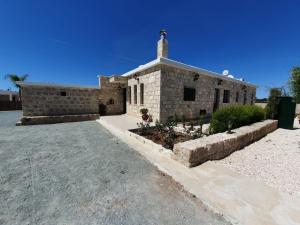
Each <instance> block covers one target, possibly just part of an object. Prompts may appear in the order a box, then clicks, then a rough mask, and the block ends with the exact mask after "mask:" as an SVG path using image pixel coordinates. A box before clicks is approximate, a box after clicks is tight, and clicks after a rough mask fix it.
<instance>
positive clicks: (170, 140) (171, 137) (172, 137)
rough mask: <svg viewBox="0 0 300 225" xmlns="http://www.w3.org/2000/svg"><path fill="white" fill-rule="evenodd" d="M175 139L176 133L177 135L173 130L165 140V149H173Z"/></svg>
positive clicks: (169, 131)
mask: <svg viewBox="0 0 300 225" xmlns="http://www.w3.org/2000/svg"><path fill="white" fill-rule="evenodd" d="M175 138H176V133H175V131H174V129H173V128H171V129H170V130H168V132H167V135H166V137H165V139H164V143H163V146H164V147H165V148H169V149H173V146H174V141H175Z"/></svg>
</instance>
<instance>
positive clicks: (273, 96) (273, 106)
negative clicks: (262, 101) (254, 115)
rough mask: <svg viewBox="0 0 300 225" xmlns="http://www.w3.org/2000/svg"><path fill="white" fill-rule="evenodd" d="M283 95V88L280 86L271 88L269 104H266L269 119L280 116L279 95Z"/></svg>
mask: <svg viewBox="0 0 300 225" xmlns="http://www.w3.org/2000/svg"><path fill="white" fill-rule="evenodd" d="M280 96H282V90H281V89H280V88H271V89H270V93H269V98H268V104H267V106H266V116H267V118H268V119H277V118H278V105H279V101H278V97H280Z"/></svg>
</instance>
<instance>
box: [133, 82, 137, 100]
mask: <svg viewBox="0 0 300 225" xmlns="http://www.w3.org/2000/svg"><path fill="white" fill-rule="evenodd" d="M133 104H135V105H136V104H137V85H136V84H135V85H133Z"/></svg>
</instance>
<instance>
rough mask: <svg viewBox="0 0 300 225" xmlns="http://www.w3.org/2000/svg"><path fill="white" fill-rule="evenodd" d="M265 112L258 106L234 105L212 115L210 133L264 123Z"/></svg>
mask: <svg viewBox="0 0 300 225" xmlns="http://www.w3.org/2000/svg"><path fill="white" fill-rule="evenodd" d="M264 118H265V110H264V109H263V108H261V107H259V106H256V105H232V106H227V107H224V108H222V109H219V110H217V111H216V112H214V113H213V115H212V120H211V123H210V133H220V132H224V131H227V130H228V128H229V129H235V128H238V127H241V126H245V125H249V124H252V123H255V122H259V121H262V120H263V119H264Z"/></svg>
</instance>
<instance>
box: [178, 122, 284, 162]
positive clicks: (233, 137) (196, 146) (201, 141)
mask: <svg viewBox="0 0 300 225" xmlns="http://www.w3.org/2000/svg"><path fill="white" fill-rule="evenodd" d="M277 125H278V122H277V120H265V121H263V122H258V123H254V124H252V125H250V126H244V127H240V128H237V129H235V130H233V133H232V134H228V133H218V134H214V135H211V136H208V137H203V138H198V139H195V140H190V141H186V142H182V143H178V144H175V145H174V150H173V153H174V154H173V156H172V157H173V158H174V159H175V160H177V161H179V162H181V163H182V164H184V165H185V166H187V167H193V166H197V165H199V164H201V163H204V162H206V161H208V160H218V159H223V158H225V157H226V156H228V155H230V154H231V153H232V152H234V151H237V150H239V149H242V148H244V147H246V146H247V145H249V144H251V143H253V142H255V141H258V140H259V139H261V138H262V137H264V136H265V135H267V134H268V133H270V132H273V131H274V130H276V129H277Z"/></svg>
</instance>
